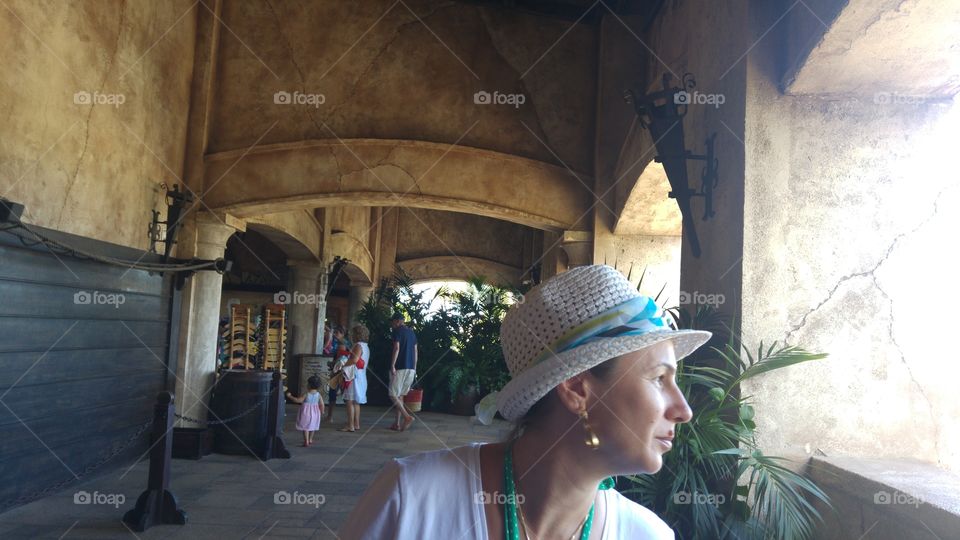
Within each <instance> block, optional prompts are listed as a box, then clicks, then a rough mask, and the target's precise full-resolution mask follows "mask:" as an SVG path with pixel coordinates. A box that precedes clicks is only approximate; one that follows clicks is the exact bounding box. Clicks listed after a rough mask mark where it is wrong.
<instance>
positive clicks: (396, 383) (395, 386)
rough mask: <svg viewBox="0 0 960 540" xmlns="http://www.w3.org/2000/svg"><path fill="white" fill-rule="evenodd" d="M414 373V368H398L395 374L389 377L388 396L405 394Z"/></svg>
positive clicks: (414, 375) (415, 372)
mask: <svg viewBox="0 0 960 540" xmlns="http://www.w3.org/2000/svg"><path fill="white" fill-rule="evenodd" d="M416 375H417V370H415V369H398V370H397V374H396V375H394V376H392V377H390V397H403V396H405V395H407V392H409V391H410V387H411V386H412V385H413V379H414V378H415V377H416Z"/></svg>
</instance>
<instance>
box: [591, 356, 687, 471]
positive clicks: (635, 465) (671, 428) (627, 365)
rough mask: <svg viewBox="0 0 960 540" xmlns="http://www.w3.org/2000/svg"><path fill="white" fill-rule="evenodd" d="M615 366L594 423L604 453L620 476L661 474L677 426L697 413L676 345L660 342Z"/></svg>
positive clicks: (617, 361)
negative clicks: (686, 392)
mask: <svg viewBox="0 0 960 540" xmlns="http://www.w3.org/2000/svg"><path fill="white" fill-rule="evenodd" d="M610 361H611V362H615V364H614V366H613V367H612V369H611V370H610V371H608V372H607V374H606V376H605V377H604V379H602V382H603V384H604V386H603V387H602V388H601V390H600V396H602V397H599V396H598V401H599V403H598V404H597V405H595V406H593V407H592V408H591V409H590V423H591V425H592V426H593V427H594V430H595V431H596V432H597V435H598V436H599V437H600V449H599V451H600V452H603V453H604V457H605V458H608V459H609V460H610V461H611V465H613V466H614V468H615V470H616V471H617V474H637V473H655V472H657V471H659V470H660V468H661V467H662V466H663V454H665V453H667V452H669V451H670V449H671V448H672V446H673V445H672V440H673V436H674V434H675V433H676V425H677V424H679V423H683V422H688V421H690V418H691V416H692V414H693V413H692V411H691V410H690V406H689V405H687V401H686V399H685V398H684V397H683V394H682V393H681V392H680V389H679V388H678V387H677V383H676V370H677V358H676V354H675V353H674V349H673V343H671V342H669V341H666V342H662V343H658V344H656V345H654V346H652V347H649V348H647V349H646V350H643V351H638V352H633V353H629V354H626V355H623V356H621V357H618V358H615V359H613V360H610Z"/></svg>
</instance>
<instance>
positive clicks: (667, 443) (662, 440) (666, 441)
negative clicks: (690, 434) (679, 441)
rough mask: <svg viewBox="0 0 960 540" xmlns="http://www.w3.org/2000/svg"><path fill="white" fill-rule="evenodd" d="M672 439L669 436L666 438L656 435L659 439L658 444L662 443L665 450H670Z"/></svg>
mask: <svg viewBox="0 0 960 540" xmlns="http://www.w3.org/2000/svg"><path fill="white" fill-rule="evenodd" d="M672 439H673V437H670V438H667V437H657V440H658V441H660V444H662V445H663V446H664V448H666V449H667V450H670V449H671V448H673V441H672Z"/></svg>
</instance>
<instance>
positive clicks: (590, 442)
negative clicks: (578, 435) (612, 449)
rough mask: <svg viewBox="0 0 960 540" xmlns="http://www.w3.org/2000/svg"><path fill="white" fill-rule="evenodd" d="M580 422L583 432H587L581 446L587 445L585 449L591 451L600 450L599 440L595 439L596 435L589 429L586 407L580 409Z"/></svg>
mask: <svg viewBox="0 0 960 540" xmlns="http://www.w3.org/2000/svg"><path fill="white" fill-rule="evenodd" d="M580 420H582V421H583V430H584V431H586V432H587V436H586V437H585V438H584V440H583V444H585V445H587V448H590V449H591V450H596V449H597V448H600V438H599V437H597V434H596V433H594V431H593V429H592V428H591V427H590V422H589V421H588V417H587V408H586V407H583V408H581V409H580Z"/></svg>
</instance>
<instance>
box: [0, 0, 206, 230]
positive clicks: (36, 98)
mask: <svg viewBox="0 0 960 540" xmlns="http://www.w3.org/2000/svg"><path fill="white" fill-rule="evenodd" d="M190 6H191V4H190V2H187V1H176V2H160V3H144V2H136V3H127V2H118V1H102V2H81V3H74V4H70V3H63V2H20V1H14V2H10V3H8V4H7V5H6V6H5V9H3V10H0V48H2V49H3V51H4V58H5V61H4V68H3V69H4V77H3V79H2V81H0V117H2V118H3V119H4V120H3V122H2V123H0V163H3V164H4V165H5V167H4V170H3V172H2V177H0V195H2V196H4V197H7V198H9V199H11V200H14V201H17V202H21V203H24V204H25V205H26V212H25V216H24V220H25V221H26V222H28V223H33V224H36V225H40V226H43V227H50V228H54V229H59V230H63V231H67V232H70V233H74V234H78V235H82V236H88V237H91V238H95V239H98V240H105V241H108V242H113V243H117V244H121V245H125V246H131V247H137V248H144V249H145V248H147V247H148V246H149V242H148V241H147V234H146V231H147V225H148V223H149V222H150V218H151V215H150V210H151V209H154V208H155V209H158V210H161V219H165V217H166V212H165V208H166V205H165V202H164V192H165V190H164V189H162V188H161V187H160V184H161V183H166V184H167V186H171V187H172V185H173V184H174V183H179V180H177V177H178V176H182V167H183V152H184V140H185V129H186V119H187V110H188V107H189V90H190V78H191V73H192V62H193V46H194V37H195V24H196V12H195V8H191V7H190Z"/></svg>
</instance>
